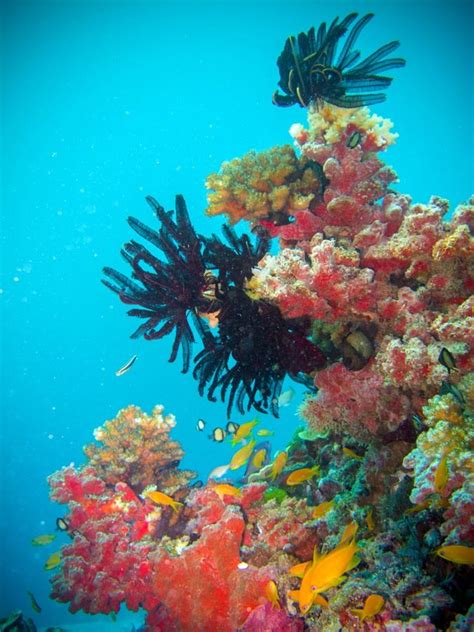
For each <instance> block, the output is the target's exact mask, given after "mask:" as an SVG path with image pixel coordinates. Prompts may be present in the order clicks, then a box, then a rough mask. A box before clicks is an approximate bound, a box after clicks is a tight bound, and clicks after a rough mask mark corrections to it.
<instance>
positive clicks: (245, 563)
mask: <svg viewBox="0 0 474 632" xmlns="http://www.w3.org/2000/svg"><path fill="white" fill-rule="evenodd" d="M248 567H249V565H248V564H247V562H239V564H237V568H238V569H240V570H241V571H243V570H245V569H246V568H248Z"/></svg>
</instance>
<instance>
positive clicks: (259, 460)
mask: <svg viewBox="0 0 474 632" xmlns="http://www.w3.org/2000/svg"><path fill="white" fill-rule="evenodd" d="M266 456H267V451H266V449H265V448H262V449H261V450H258V452H256V453H255V456H254V457H253V459H252V465H254V466H255V467H258V469H260V468H261V467H262V465H263V462H264V461H265V457H266Z"/></svg>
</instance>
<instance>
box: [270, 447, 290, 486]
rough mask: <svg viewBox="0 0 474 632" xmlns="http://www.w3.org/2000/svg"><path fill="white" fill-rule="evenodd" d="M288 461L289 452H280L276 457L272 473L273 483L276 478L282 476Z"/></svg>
mask: <svg viewBox="0 0 474 632" xmlns="http://www.w3.org/2000/svg"><path fill="white" fill-rule="evenodd" d="M287 461H288V453H287V452H280V453H279V454H278V455H277V456H276V457H275V460H274V461H273V463H272V473H271V479H272V481H274V480H275V479H276V477H277V476H278V475H279V474H281V472H282V470H283V468H284V467H285V465H286V462H287Z"/></svg>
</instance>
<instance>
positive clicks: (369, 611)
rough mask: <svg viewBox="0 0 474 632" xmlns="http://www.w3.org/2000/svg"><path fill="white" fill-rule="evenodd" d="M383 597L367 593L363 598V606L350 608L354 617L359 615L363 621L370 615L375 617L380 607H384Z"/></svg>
mask: <svg viewBox="0 0 474 632" xmlns="http://www.w3.org/2000/svg"><path fill="white" fill-rule="evenodd" d="M384 604H385V599H384V598H383V597H381V596H380V595H369V596H368V597H367V599H366V600H365V603H364V607H363V608H362V609H360V608H352V609H351V612H352V614H355V615H356V617H359V619H360V620H361V621H365V620H366V619H369V618H370V617H375V615H376V614H378V613H379V612H380V611H381V610H382V608H383V607H384Z"/></svg>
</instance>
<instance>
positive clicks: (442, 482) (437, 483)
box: [434, 454, 449, 494]
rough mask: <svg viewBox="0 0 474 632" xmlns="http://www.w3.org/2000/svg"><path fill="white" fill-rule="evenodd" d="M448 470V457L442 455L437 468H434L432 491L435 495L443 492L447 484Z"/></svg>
mask: <svg viewBox="0 0 474 632" xmlns="http://www.w3.org/2000/svg"><path fill="white" fill-rule="evenodd" d="M448 477H449V470H448V457H447V455H446V454H444V455H443V456H442V457H441V460H440V462H439V463H438V467H437V468H436V471H435V475H434V491H435V492H436V493H437V494H442V493H443V492H444V490H445V487H446V484H447V482H448Z"/></svg>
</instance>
